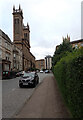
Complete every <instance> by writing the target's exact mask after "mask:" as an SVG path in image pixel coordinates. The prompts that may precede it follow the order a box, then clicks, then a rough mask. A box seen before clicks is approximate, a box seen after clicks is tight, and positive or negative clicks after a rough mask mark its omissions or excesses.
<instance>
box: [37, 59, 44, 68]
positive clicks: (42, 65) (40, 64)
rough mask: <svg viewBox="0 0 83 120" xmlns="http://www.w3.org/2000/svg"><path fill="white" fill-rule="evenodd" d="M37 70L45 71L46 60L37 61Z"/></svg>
mask: <svg viewBox="0 0 83 120" xmlns="http://www.w3.org/2000/svg"><path fill="white" fill-rule="evenodd" d="M36 68H37V69H39V70H43V69H45V60H44V59H40V60H36Z"/></svg>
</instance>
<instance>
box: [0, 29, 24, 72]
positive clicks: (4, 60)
mask: <svg viewBox="0 0 83 120" xmlns="http://www.w3.org/2000/svg"><path fill="white" fill-rule="evenodd" d="M0 67H2V71H11V70H12V71H16V72H17V71H21V70H22V51H21V50H20V49H19V48H17V46H15V45H14V44H13V43H12V41H11V40H10V38H9V37H8V35H7V34H5V33H4V32H3V31H2V30H0Z"/></svg>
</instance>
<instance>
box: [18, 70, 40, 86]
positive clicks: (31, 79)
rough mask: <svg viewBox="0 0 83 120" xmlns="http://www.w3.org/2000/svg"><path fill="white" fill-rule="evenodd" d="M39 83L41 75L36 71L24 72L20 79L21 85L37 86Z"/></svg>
mask: <svg viewBox="0 0 83 120" xmlns="http://www.w3.org/2000/svg"><path fill="white" fill-rule="evenodd" d="M38 83H39V76H38V74H37V73H35V72H29V73H24V75H23V76H22V77H21V78H20V80H19V87H23V86H27V87H28V86H29V87H35V86H36V85H37V84H38Z"/></svg>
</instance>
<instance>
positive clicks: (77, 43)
mask: <svg viewBox="0 0 83 120" xmlns="http://www.w3.org/2000/svg"><path fill="white" fill-rule="evenodd" d="M64 40H66V41H69V42H70V37H68V35H67V38H63V41H64ZM70 43H71V45H72V48H80V47H82V46H83V39H80V40H74V41H71V42H70ZM59 46H60V45H57V46H56V50H57V49H58V48H59Z"/></svg>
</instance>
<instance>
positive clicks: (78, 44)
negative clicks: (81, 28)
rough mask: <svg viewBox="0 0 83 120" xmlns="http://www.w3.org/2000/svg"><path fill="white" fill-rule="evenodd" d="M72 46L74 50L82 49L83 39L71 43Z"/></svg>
mask: <svg viewBox="0 0 83 120" xmlns="http://www.w3.org/2000/svg"><path fill="white" fill-rule="evenodd" d="M70 43H71V45H72V48H80V47H83V39H80V40H75V41H72V42H70Z"/></svg>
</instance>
